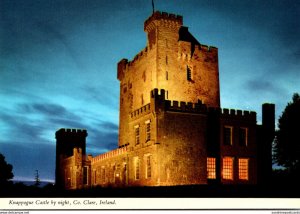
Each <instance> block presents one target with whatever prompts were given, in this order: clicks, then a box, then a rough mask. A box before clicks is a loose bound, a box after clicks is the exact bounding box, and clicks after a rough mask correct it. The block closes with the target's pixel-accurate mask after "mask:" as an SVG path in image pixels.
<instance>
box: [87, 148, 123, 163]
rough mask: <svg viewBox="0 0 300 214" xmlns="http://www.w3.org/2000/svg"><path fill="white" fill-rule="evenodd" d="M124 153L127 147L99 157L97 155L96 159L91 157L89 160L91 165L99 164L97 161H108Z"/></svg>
mask: <svg viewBox="0 0 300 214" xmlns="http://www.w3.org/2000/svg"><path fill="white" fill-rule="evenodd" d="M126 152H127V146H124V147H122V148H117V149H114V150H111V151H109V152H106V153H103V154H101V155H98V156H96V157H93V158H92V159H91V162H92V164H94V163H96V162H99V161H102V160H105V159H109V158H112V157H116V156H119V155H122V154H125V153H126Z"/></svg>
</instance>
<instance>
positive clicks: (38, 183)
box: [34, 170, 41, 186]
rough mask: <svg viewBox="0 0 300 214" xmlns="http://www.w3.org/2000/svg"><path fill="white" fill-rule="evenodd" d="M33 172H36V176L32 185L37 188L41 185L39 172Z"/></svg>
mask: <svg viewBox="0 0 300 214" xmlns="http://www.w3.org/2000/svg"><path fill="white" fill-rule="evenodd" d="M35 172H36V174H35V183H34V185H35V186H39V185H40V184H41V181H40V176H39V170H35Z"/></svg>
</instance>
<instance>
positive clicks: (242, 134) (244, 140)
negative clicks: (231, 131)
mask: <svg viewBox="0 0 300 214" xmlns="http://www.w3.org/2000/svg"><path fill="white" fill-rule="evenodd" d="M239 145H240V146H247V145H248V129H247V128H240V129H239Z"/></svg>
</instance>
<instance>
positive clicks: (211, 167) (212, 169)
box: [207, 158, 216, 179]
mask: <svg viewBox="0 0 300 214" xmlns="http://www.w3.org/2000/svg"><path fill="white" fill-rule="evenodd" d="M207 178H208V179H216V158H207Z"/></svg>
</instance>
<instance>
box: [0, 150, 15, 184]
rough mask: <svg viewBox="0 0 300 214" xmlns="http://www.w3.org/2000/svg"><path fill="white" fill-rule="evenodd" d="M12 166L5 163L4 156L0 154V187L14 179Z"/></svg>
mask: <svg viewBox="0 0 300 214" xmlns="http://www.w3.org/2000/svg"><path fill="white" fill-rule="evenodd" d="M12 169H13V166H12V165H11V164H8V163H7V162H6V161H5V157H4V155H2V154H0V186H2V185H5V184H6V183H7V182H8V181H9V180H10V179H12V178H13V177H14V174H13V172H12Z"/></svg>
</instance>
